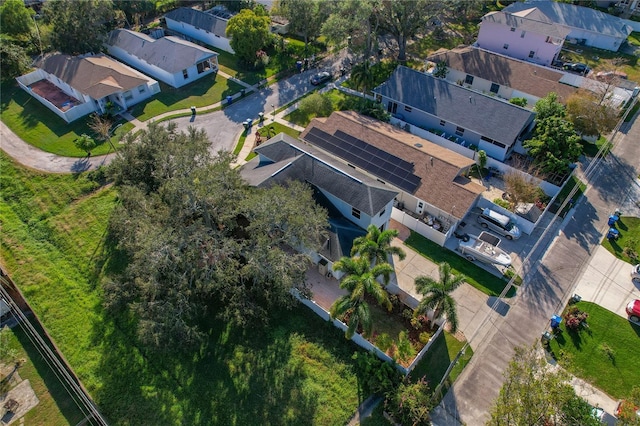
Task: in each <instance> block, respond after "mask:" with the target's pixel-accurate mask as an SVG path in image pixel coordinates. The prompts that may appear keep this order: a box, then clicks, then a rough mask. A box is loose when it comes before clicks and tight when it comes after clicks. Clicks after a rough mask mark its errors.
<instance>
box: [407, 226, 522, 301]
mask: <svg viewBox="0 0 640 426" xmlns="http://www.w3.org/2000/svg"><path fill="white" fill-rule="evenodd" d="M404 243H405V244H406V245H407V246H409V247H411V248H412V249H414V250H415V251H417V252H418V253H420V254H421V255H422V256H424V257H426V258H427V259H429V260H432V261H433V262H435V263H438V264H439V263H442V262H446V263H448V264H449V265H451V269H452V271H453V273H454V274H462V275H464V276H465V277H466V281H467V282H468V283H469V284H471V285H472V286H473V287H475V288H477V289H478V290H480V291H481V292H483V293H485V294H487V295H489V296H498V295H500V293H502V290H504V288H505V287H506V285H507V281H505V280H504V279H502V278H499V277H496V276H495V275H493V274H491V273H490V272H487V271H485V270H484V269H482V268H481V267H479V266H478V265H475V264H474V263H472V262H469V261H468V260H467V259H465V258H464V257H462V256H458V255H457V254H456V253H454V252H452V251H451V250H448V249H446V248H444V247H440V246H439V245H438V244H436V243H434V242H433V241H431V240H428V239H427V238H425V237H423V236H422V235H420V234H418V233H417V232H414V231H411V236H410V237H409V238H407V240H406V241H405V242H404ZM513 295H515V290H514V289H513V288H511V289H509V291H508V292H507V297H512V296H513Z"/></svg>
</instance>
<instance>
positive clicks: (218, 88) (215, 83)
mask: <svg viewBox="0 0 640 426" xmlns="http://www.w3.org/2000/svg"><path fill="white" fill-rule="evenodd" d="M242 88H243V86H241V85H239V84H238V83H235V82H233V81H231V80H228V79H226V78H224V77H222V76H219V75H217V74H216V76H215V77H213V75H209V76H206V77H203V78H201V79H200V80H196V81H194V82H193V83H191V84H188V85H187V86H185V87H180V88H177V89H176V88H174V87H171V86H168V85H166V84H164V83H160V93H158V94H156V95H155V96H153V97H152V98H150V99H147V100H146V101H143V102H140V103H139V104H136V105H135V106H134V107H133V109H132V110H131V114H132V115H133V116H134V117H136V118H137V119H138V120H140V121H145V120H148V119H150V118H152V117H155V116H156V115H160V114H162V113H165V112H168V111H177V110H180V109H188V108H190V107H192V106H195V107H198V108H200V107H205V106H209V105H213V104H215V103H217V102H221V101H222V100H224V99H225V98H226V97H227V96H230V95H234V94H236V93H238V92H239V91H240V90H241V89H242Z"/></svg>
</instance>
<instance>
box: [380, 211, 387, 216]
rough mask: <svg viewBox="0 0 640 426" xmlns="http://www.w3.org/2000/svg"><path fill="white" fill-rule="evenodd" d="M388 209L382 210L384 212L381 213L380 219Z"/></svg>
mask: <svg viewBox="0 0 640 426" xmlns="http://www.w3.org/2000/svg"><path fill="white" fill-rule="evenodd" d="M386 211H387V209H382V211H381V212H380V217H382V215H383V214H384V212H386Z"/></svg>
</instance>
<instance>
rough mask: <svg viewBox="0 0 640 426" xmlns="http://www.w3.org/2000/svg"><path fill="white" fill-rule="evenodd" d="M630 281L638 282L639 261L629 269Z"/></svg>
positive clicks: (639, 276)
mask: <svg viewBox="0 0 640 426" xmlns="http://www.w3.org/2000/svg"><path fill="white" fill-rule="evenodd" d="M631 281H633V282H634V283H636V284H640V263H638V264H637V265H636V266H634V267H633V268H632V269H631Z"/></svg>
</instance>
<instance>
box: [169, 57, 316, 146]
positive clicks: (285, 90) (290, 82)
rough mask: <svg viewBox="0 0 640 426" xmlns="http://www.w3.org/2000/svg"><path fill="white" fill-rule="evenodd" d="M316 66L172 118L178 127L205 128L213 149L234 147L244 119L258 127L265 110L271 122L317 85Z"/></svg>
mask: <svg viewBox="0 0 640 426" xmlns="http://www.w3.org/2000/svg"><path fill="white" fill-rule="evenodd" d="M316 72H317V71H316V69H313V70H309V71H305V72H303V73H301V74H296V75H294V76H292V77H289V78H287V79H286V80H281V81H279V82H277V83H275V84H272V85H270V86H268V87H266V88H264V89H262V90H260V91H259V92H257V93H253V94H250V95H247V97H246V98H244V99H242V100H240V101H234V103H232V104H231V106H229V107H226V108H225V109H223V110H222V111H216V112H212V113H209V114H198V115H196V116H195V118H194V117H180V118H176V119H172V120H170V121H171V122H173V123H175V124H176V125H177V126H178V130H180V131H182V130H186V129H187V128H188V127H190V126H193V127H195V128H198V129H204V130H205V131H206V132H207V135H208V136H209V140H210V141H211V150H212V151H213V152H217V151H219V150H225V151H232V150H233V149H234V147H235V143H236V141H237V140H238V137H239V136H240V134H241V133H242V132H243V131H244V127H243V125H242V122H243V121H245V120H246V119H248V118H251V119H253V121H254V123H256V124H255V125H254V131H255V129H256V128H258V114H259V113H264V116H265V123H267V124H268V123H270V122H271V117H273V113H274V110H277V109H279V108H281V107H282V106H284V105H286V104H288V103H290V102H292V101H294V100H295V99H298V98H299V97H301V96H303V95H304V94H305V93H307V92H309V91H311V90H312V89H314V88H315V86H312V85H311V83H309V78H310V77H311V76H312V75H313V74H314V73H316Z"/></svg>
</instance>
